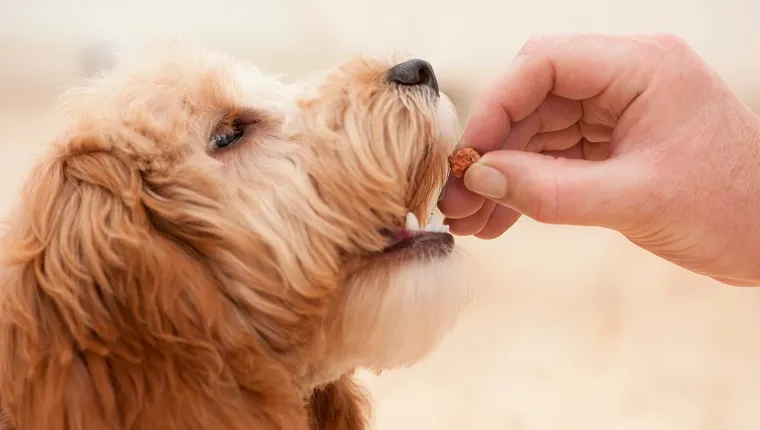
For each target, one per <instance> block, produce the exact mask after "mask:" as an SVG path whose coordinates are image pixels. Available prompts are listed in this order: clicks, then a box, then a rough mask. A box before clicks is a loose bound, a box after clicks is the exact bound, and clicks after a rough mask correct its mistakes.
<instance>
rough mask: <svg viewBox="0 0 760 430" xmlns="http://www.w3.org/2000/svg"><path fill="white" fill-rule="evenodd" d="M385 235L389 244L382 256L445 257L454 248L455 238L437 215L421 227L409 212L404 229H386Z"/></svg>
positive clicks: (415, 217) (414, 216)
mask: <svg viewBox="0 0 760 430" xmlns="http://www.w3.org/2000/svg"><path fill="white" fill-rule="evenodd" d="M383 234H384V235H385V236H386V237H387V238H388V240H389V244H388V245H387V246H386V247H385V248H384V249H383V250H382V251H381V252H380V254H381V255H398V254H402V253H406V254H410V256H413V255H411V254H414V255H419V256H424V255H426V256H444V255H447V254H449V253H450V252H451V250H452V249H453V248H454V236H452V235H451V233H449V226H447V225H443V219H442V217H441V216H440V215H439V214H437V213H436V214H433V216H432V217H430V221H429V222H428V224H427V225H425V226H422V227H420V222H419V220H418V219H417V216H416V215H414V214H413V213H411V212H409V213H408V214H406V222H405V225H404V227H402V228H391V229H385V230H383Z"/></svg>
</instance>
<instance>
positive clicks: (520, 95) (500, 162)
mask: <svg viewBox="0 0 760 430" xmlns="http://www.w3.org/2000/svg"><path fill="white" fill-rule="evenodd" d="M460 148H471V149H469V150H467V152H466V153H465V152H457V153H456V154H453V155H452V159H453V160H454V161H455V162H456V163H454V164H453V165H452V175H451V178H450V180H449V183H448V184H447V188H446V191H445V194H444V195H443V196H442V199H441V201H440V203H439V207H440V209H441V212H442V213H443V214H444V215H445V216H446V217H447V220H446V222H447V224H448V225H449V226H450V228H451V231H452V233H455V234H459V235H475V236H477V237H479V238H484V239H488V238H495V237H498V236H500V235H501V234H503V233H504V232H505V231H506V230H507V229H508V228H509V227H510V226H511V225H512V224H514V222H515V221H517V219H518V217H519V216H520V214H525V215H527V216H529V217H531V218H533V219H535V220H538V221H540V222H544V223H551V224H574V225H587V226H601V227H606V228H610V229H614V230H617V231H619V232H621V233H622V234H624V235H625V236H626V237H627V238H628V239H629V240H631V241H632V242H634V243H636V244H637V245H639V246H641V247H642V248H645V249H647V250H649V251H651V252H653V253H655V254H657V255H659V256H661V257H663V258H666V259H668V260H669V261H671V262H674V263H676V264H678V265H680V266H682V267H685V268H687V269H689V270H692V271H694V272H697V273H702V274H705V275H707V276H710V277H713V278H715V279H718V280H720V281H723V282H726V283H729V284H732V285H756V284H760V247H758V246H757V244H758V243H760V198H758V197H757V196H758V195H760V118H758V116H757V115H756V114H755V113H753V112H752V111H750V109H748V108H747V106H745V105H744V104H743V103H742V102H741V101H740V100H739V99H738V98H737V96H736V95H734V94H733V93H732V92H731V91H730V90H729V88H728V87H727V86H726V84H725V83H724V82H723V81H722V80H721V79H720V77H719V76H718V75H717V74H716V73H715V72H713V71H712V70H711V69H710V68H709V67H708V66H707V65H706V64H705V63H704V62H703V61H702V60H701V59H700V58H699V56H697V54H695V53H694V52H693V51H692V50H691V49H690V48H689V47H688V46H687V45H686V44H685V43H684V42H682V41H681V40H679V39H678V38H676V37H674V36H668V35H652V36H640V37H622V36H597V35H576V36H552V37H546V38H536V39H532V40H531V41H530V42H528V43H527V44H526V45H525V46H524V47H523V48H522V50H521V51H520V53H519V54H518V55H517V57H516V58H515V60H514V62H513V64H512V68H511V70H510V71H509V73H507V74H505V75H504V76H502V77H501V78H499V79H498V80H496V81H495V82H494V83H493V84H492V85H491V87H490V88H489V89H488V90H487V91H485V92H484V93H483V94H482V96H481V97H480V98H479V99H478V100H477V101H476V102H475V104H474V106H473V108H472V112H471V115H470V119H469V121H468V124H467V127H466V128H465V132H464V135H463V137H462V142H461V144H460ZM475 151H476V152H477V153H479V154H482V156H480V157H479V158H478V159H477V161H475V162H474V164H472V165H471V166H470V165H469V163H470V161H472V159H470V158H468V157H467V156H466V154H467V153H469V154H472V152H475ZM465 169H466V171H465Z"/></svg>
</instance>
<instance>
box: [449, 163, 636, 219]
mask: <svg viewBox="0 0 760 430" xmlns="http://www.w3.org/2000/svg"><path fill="white" fill-rule="evenodd" d="M619 164H620V163H619V162H617V161H616V160H606V161H588V160H575V159H564V158H555V157H552V156H549V155H543V154H537V153H533V152H525V151H512V150H499V151H492V152H488V153H486V154H484V155H483V156H482V157H481V158H480V159H479V160H478V162H476V163H475V164H473V165H472V166H471V167H470V168H469V169H468V170H467V172H466V174H465V176H464V184H465V186H466V187H467V188H468V189H469V190H470V191H472V192H474V193H476V194H480V195H482V196H484V197H487V198H489V199H491V200H493V201H495V202H497V203H498V204H501V205H503V206H507V207H510V208H512V209H514V210H516V211H518V212H520V213H522V214H524V215H527V216H529V217H530V218H533V219H535V220H536V221H539V222H543V223H548V224H574V225H593V226H600V227H609V228H615V226H617V225H620V224H621V223H624V222H625V220H626V217H630V216H631V214H633V213H635V212H632V209H634V208H635V204H632V202H631V201H630V200H628V201H626V197H627V196H633V192H632V191H633V185H635V183H636V182H635V181H633V180H632V179H633V178H631V177H630V176H628V177H626V172H631V170H630V169H628V170H626V169H621V166H620V165H619Z"/></svg>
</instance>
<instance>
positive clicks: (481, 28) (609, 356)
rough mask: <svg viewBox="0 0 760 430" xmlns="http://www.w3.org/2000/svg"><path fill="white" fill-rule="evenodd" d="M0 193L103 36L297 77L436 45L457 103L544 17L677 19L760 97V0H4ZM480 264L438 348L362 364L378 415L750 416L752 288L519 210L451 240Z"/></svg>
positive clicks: (758, 372)
mask: <svg viewBox="0 0 760 430" xmlns="http://www.w3.org/2000/svg"><path fill="white" fill-rule="evenodd" d="M0 6H2V7H0V10H1V11H2V12H0V145H1V146H0V151H2V152H1V154H2V155H1V156H0V175H2V176H0V179H1V180H2V182H1V183H2V186H0V210H2V211H5V210H7V209H8V207H9V206H10V205H11V204H12V201H13V197H14V193H15V192H16V190H17V186H18V185H19V183H20V181H21V180H22V179H23V174H24V173H25V172H26V169H28V167H29V165H30V163H31V162H32V161H33V160H34V157H35V155H36V154H37V153H38V151H39V150H40V149H41V148H42V146H41V145H43V144H44V143H46V142H47V140H48V138H49V136H50V133H52V132H53V131H54V130H52V129H48V127H47V125H48V124H50V116H49V111H50V109H52V108H53V105H54V103H55V101H56V97H57V96H58V95H59V94H60V92H61V91H62V90H63V89H65V88H66V85H67V84H69V83H70V82H71V81H72V80H73V79H77V78H80V77H82V76H84V75H85V74H86V72H87V67H88V66H87V64H88V62H90V61H91V60H92V59H93V57H92V55H91V54H92V52H94V51H96V50H97V49H98V47H100V46H105V47H110V46H118V45H119V44H122V43H125V42H128V41H130V40H131V39H134V38H136V37H141V36H144V35H169V36H173V37H177V38H180V39H185V40H189V41H193V42H199V43H202V44H204V45H206V46H209V47H212V48H216V49H219V50H222V51H225V52H228V53H231V54H236V55H241V56H245V57H248V58H250V59H252V60H253V61H255V62H256V63H257V64H258V65H259V66H260V67H261V68H262V69H263V70H265V71H268V72H271V73H277V74H284V75H286V76H289V77H293V78H297V77H300V76H305V75H308V74H310V73H312V72H314V71H316V70H320V69H323V68H326V67H330V66H333V65H334V64H335V63H336V62H338V61H341V60H343V59H345V58H347V57H348V56H349V55H351V54H354V53H360V52H361V53H374V52H377V53H389V52H390V53H393V52H399V53H405V54H410V55H415V56H419V57H423V58H425V59H427V60H429V61H430V62H432V63H433V65H434V67H435V68H436V72H437V73H438V75H439V78H440V80H441V84H442V87H443V89H444V91H446V92H448V93H449V94H450V95H451V96H452V98H453V99H454V101H455V102H456V104H457V107H458V109H459V111H460V113H461V115H462V119H463V120H464V119H466V117H467V114H468V109H469V107H470V104H471V103H472V100H473V99H474V97H475V96H476V95H477V94H478V92H479V91H481V90H483V89H484V87H485V86H486V85H488V83H489V82H490V80H491V79H493V78H495V77H496V76H497V75H498V74H499V73H500V72H502V71H503V70H505V69H506V68H507V67H508V65H509V62H510V60H511V58H512V56H513V55H514V54H515V53H516V51H517V50H518V49H519V48H520V46H521V45H522V44H523V43H524V41H525V40H526V39H527V38H528V37H530V36H531V35H534V34H540V33H564V32H606V33H639V32H655V31H666V32H671V33H675V34H677V35H679V36H681V37H683V38H684V39H686V40H687V41H688V42H689V43H690V44H691V45H692V46H693V47H694V48H695V49H696V50H697V51H698V52H699V53H700V54H701V55H702V56H703V58H704V59H706V60H707V61H708V62H709V63H710V64H711V66H712V67H714V68H715V69H716V70H717V71H718V72H719V73H720V74H721V75H722V76H723V77H724V78H725V79H726V80H727V81H728V83H729V84H730V85H731V87H732V88H733V89H735V90H736V91H737V92H738V93H739V94H740V96H741V97H742V98H743V99H744V100H746V101H747V102H748V103H749V104H750V105H751V106H752V107H753V108H755V109H756V110H760V60H759V59H760V25H758V24H759V23H760V3H759V2H757V1H756V0H630V1H619V0H576V1H563V0H530V1H516V0H466V1H462V0H460V1H455V0H383V1H376V2H368V1H357V0H248V1H241V0H236V1H233V0H215V1H213V2H211V1H208V2H203V1H200V0H191V1H187V0H186V1H179V0H163V1H158V0H150V1H148V0H131V1H123V0H122V1H116V0H79V1H73V0H55V1H53V0H47V1H41V0H25V1H23V2H21V1H13V0H0ZM459 241H460V243H461V245H462V247H463V249H464V251H465V252H466V253H467V254H468V256H469V260H468V262H469V264H470V265H471V266H472V276H473V277H474V279H475V281H476V285H477V288H476V291H475V298H474V302H473V304H472V306H471V307H470V309H469V310H468V311H467V313H466V314H465V316H464V318H463V320H462V322H461V324H460V325H459V326H458V327H457V329H456V331H455V332H454V333H452V335H451V336H450V337H449V338H448V339H447V340H446V342H445V343H444V344H443V345H442V346H441V348H440V349H439V350H438V351H437V352H436V353H435V355H434V356H433V357H431V358H430V360H428V361H427V362H425V363H423V364H421V365H419V366H416V367H414V368H411V369H406V370H402V371H396V372H389V373H386V374H383V375H380V376H375V375H364V378H365V380H366V383H367V386H368V387H369V388H370V390H371V393H372V395H373V396H374V399H375V405H376V410H375V428H376V429H378V430H407V429H431V430H436V429H441V430H448V429H452V430H453V429H478V430H491V429H493V430H496V429H499V430H543V429H567V430H576V429H578V430H580V429H583V430H596V429H599V430H602V429H605V430H609V429H621V430H622V429H651V430H660V429H669V430H672V429H704V430H708V429H709V430H712V429H716V430H717V429H721V430H727V429H732V430H733V429H737V430H739V429H747V430H749V429H753V430H756V429H757V428H759V426H760V289H757V290H752V289H737V288H730V287H726V286H723V285H719V284H717V283H715V282H712V281H710V280H706V279H703V278H701V277H698V276H696V275H692V274H690V273H687V272H685V271H683V270H681V269H678V268H675V267H672V266H670V265H668V264H666V263H663V262H661V261H660V260H658V259H657V258H655V257H652V256H650V255H648V254H646V253H645V252H643V251H641V250H639V249H638V248H636V247H634V246H633V245H631V244H629V243H628V242H626V241H625V240H624V239H622V238H621V237H619V236H618V235H617V234H614V233H611V232H608V231H604V230H595V229H589V228H583V229H580V228H572V227H560V226H546V225H538V224H536V223H534V222H531V221H530V220H526V219H524V220H521V221H520V222H519V223H518V224H517V225H516V226H515V227H514V228H513V229H511V230H510V231H509V232H508V233H507V234H505V235H504V236H503V237H501V238H500V239H498V240H494V241H488V242H483V241H477V240H468V239H460V240H459Z"/></svg>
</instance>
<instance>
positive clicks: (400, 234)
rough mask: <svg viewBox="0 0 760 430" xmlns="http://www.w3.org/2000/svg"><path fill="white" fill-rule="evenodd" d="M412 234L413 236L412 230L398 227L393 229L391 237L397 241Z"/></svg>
mask: <svg viewBox="0 0 760 430" xmlns="http://www.w3.org/2000/svg"><path fill="white" fill-rule="evenodd" d="M412 236H414V232H413V231H411V230H407V229H405V228H400V229H398V230H394V231H393V238H394V239H396V240H398V241H401V240H404V239H409V238H410V237H412Z"/></svg>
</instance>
